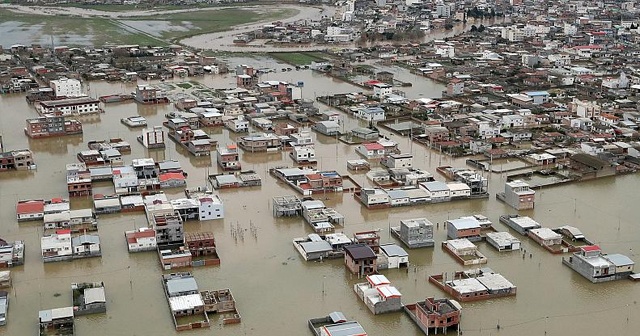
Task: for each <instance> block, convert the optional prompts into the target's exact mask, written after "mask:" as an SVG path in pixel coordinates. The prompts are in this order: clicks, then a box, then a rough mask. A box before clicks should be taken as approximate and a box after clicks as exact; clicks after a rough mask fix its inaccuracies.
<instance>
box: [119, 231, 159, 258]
mask: <svg viewBox="0 0 640 336" xmlns="http://www.w3.org/2000/svg"><path fill="white" fill-rule="evenodd" d="M124 236H125V238H126V239H127V248H128V249H129V252H141V251H154V250H155V249H156V246H157V243H156V231H155V230H154V229H152V228H147V227H141V228H139V229H137V230H133V231H126V232H125V233H124Z"/></svg>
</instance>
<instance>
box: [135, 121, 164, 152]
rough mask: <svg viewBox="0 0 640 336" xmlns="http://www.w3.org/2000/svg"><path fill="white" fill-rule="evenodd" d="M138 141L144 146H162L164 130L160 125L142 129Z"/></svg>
mask: <svg viewBox="0 0 640 336" xmlns="http://www.w3.org/2000/svg"><path fill="white" fill-rule="evenodd" d="M138 141H140V143H142V145H143V146H144V147H146V148H164V146H165V145H164V130H163V129H162V126H154V127H153V128H145V129H143V130H142V135H140V136H139V137H138Z"/></svg>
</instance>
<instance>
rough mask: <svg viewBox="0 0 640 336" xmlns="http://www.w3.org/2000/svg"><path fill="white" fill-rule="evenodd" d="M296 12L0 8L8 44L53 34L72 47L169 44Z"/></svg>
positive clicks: (46, 38) (45, 38) (1, 32)
mask: <svg viewBox="0 0 640 336" xmlns="http://www.w3.org/2000/svg"><path fill="white" fill-rule="evenodd" d="M91 7H92V8H93V7H94V6H91ZM110 7H112V6H110ZM114 7H115V6H114ZM95 9H98V8H97V7H96V8H95ZM294 14H295V10H290V9H278V10H273V11H265V12H262V13H258V12H255V11H252V10H248V9H241V8H227V9H219V10H216V9H202V10H200V11H194V12H184V13H168V14H158V15H152V16H139V17H127V18H126V19H111V18H107V17H98V16H94V17H79V16H71V15H55V16H54V15H35V14H23V13H15V12H11V11H9V10H5V9H0V22H2V23H3V25H2V27H1V28H0V36H2V37H6V36H10V38H11V40H9V42H7V41H6V40H5V41H4V43H5V44H14V43H21V44H31V43H43V44H45V43H46V44H49V43H50V41H51V39H52V37H55V38H56V43H57V44H65V45H69V46H74V45H104V44H138V45H167V44H172V43H176V42H178V41H179V40H181V39H183V38H185V37H189V36H194V35H200V34H206V33H214V32H220V31H225V30H229V29H232V27H233V26H236V25H240V24H247V23H251V22H255V21H259V20H277V19H281V18H285V17H289V16H291V15H294Z"/></svg>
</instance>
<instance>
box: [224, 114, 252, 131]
mask: <svg viewBox="0 0 640 336" xmlns="http://www.w3.org/2000/svg"><path fill="white" fill-rule="evenodd" d="M223 123H224V126H225V127H227V128H228V129H229V130H231V131H233V132H236V133H245V132H249V122H248V121H247V120H245V119H244V117H242V116H238V117H237V118H224V121H223Z"/></svg>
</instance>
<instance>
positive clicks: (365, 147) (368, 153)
mask: <svg viewBox="0 0 640 336" xmlns="http://www.w3.org/2000/svg"><path fill="white" fill-rule="evenodd" d="M356 153H358V154H360V155H361V156H362V157H364V158H365V159H380V158H382V157H383V156H384V155H385V150H384V146H382V144H380V143H377V142H373V143H365V144H361V145H358V146H357V147H356Z"/></svg>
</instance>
